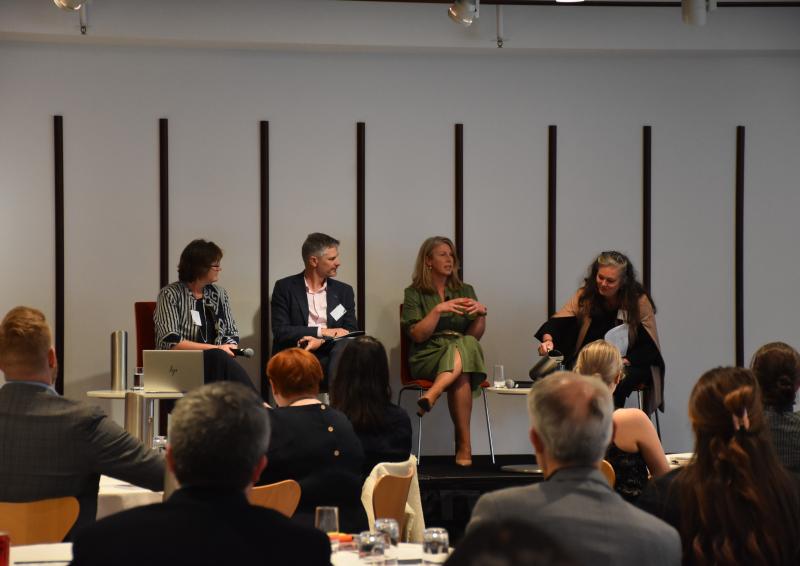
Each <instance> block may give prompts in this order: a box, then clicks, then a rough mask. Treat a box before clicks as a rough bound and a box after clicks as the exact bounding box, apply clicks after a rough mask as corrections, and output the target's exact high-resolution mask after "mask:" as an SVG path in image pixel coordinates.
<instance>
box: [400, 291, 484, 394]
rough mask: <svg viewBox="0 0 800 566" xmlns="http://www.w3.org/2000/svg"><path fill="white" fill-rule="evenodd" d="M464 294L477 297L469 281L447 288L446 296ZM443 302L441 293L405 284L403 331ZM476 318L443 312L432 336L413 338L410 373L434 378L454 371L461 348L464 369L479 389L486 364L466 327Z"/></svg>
mask: <svg viewBox="0 0 800 566" xmlns="http://www.w3.org/2000/svg"><path fill="white" fill-rule="evenodd" d="M463 297H466V298H470V299H474V300H476V301H477V300H478V297H477V296H476V295H475V291H474V289H473V288H472V285H467V284H466V283H464V284H463V285H462V287H461V288H460V289H450V288H448V289H446V290H445V300H448V301H449V300H450V299H457V298H463ZM441 302H442V300H441V298H440V297H439V294H438V293H425V292H423V291H420V290H417V289H415V288H413V287H406V290H405V295H404V297H403V319H402V325H403V331H404V332H405V333H406V334H409V330H410V328H411V327H412V326H413V325H414V324H416V323H417V322H419V321H420V320H422V319H423V318H425V316H426V315H427V314H428V313H429V312H431V311H432V310H433V309H434V308H435V307H436V305H438V304H439V303H441ZM475 318H476V316H475V315H470V316H465V315H460V314H455V313H450V312H447V313H442V314H441V315H440V316H439V322H438V324H437V325H436V329H435V330H434V331H433V334H432V335H431V337H430V338H428V339H427V340H426V341H425V342H421V343H419V344H417V343H416V342H414V341H413V340H411V341H410V346H411V348H410V354H409V356H408V366H409V370H410V371H411V375H412V376H414V377H415V378H422V379H430V380H433V379H434V378H435V377H436V376H437V375H439V374H440V373H442V372H445V371H452V370H453V365H454V360H455V352H456V350H458V351H459V352H460V353H461V366H462V368H463V369H462V372H463V373H468V374H470V376H471V382H472V383H471V385H472V390H473V391H475V390H477V389H478V387H479V386H480V384H481V383H482V382H483V380H484V379H486V364H485V363H484V361H483V350H482V349H481V345H480V343H479V342H478V339H477V338H475V337H474V336H470V335H468V334H466V332H467V328H468V327H469V325H470V324H472V322H473V321H474V320H475Z"/></svg>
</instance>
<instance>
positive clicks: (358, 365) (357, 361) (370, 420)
mask: <svg viewBox="0 0 800 566" xmlns="http://www.w3.org/2000/svg"><path fill="white" fill-rule="evenodd" d="M391 398H392V388H391V386H390V385H389V362H388V360H387V358H386V349H385V348H384V347H383V344H381V343H380V342H379V341H378V340H376V339H375V338H373V337H372V336H359V337H358V338H355V339H354V340H351V341H350V343H349V344H348V345H347V346H346V347H345V349H344V352H342V357H341V358H339V365H338V366H337V369H336V379H334V381H333V390H332V391H331V405H332V406H333V407H334V408H336V409H339V410H340V411H341V412H343V413H344V414H345V415H347V418H348V419H350V422H351V423H353V428H354V429H355V430H356V431H358V432H367V431H370V430H373V429H380V428H382V427H383V425H384V414H385V412H386V406H387V405H388V404H389V403H390V399H391Z"/></svg>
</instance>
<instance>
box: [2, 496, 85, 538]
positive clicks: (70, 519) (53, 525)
mask: <svg viewBox="0 0 800 566" xmlns="http://www.w3.org/2000/svg"><path fill="white" fill-rule="evenodd" d="M79 510H80V505H78V500H77V499H75V498H74V497H57V498H54V499H41V500H39V501H30V502H27V503H7V502H2V503H0V531H6V532H8V533H9V535H11V544H13V545H15V546H16V545H21V544H45V543H53V542H61V541H62V540H64V537H65V536H67V533H68V532H69V530H70V529H71V528H72V525H74V524H75V519H77V518H78V511H79Z"/></svg>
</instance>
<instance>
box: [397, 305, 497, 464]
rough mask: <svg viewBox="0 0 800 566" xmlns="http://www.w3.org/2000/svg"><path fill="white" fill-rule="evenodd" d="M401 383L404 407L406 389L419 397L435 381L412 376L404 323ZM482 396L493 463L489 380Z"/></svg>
mask: <svg viewBox="0 0 800 566" xmlns="http://www.w3.org/2000/svg"><path fill="white" fill-rule="evenodd" d="M400 320H401V321H402V320H403V305H402V303H401V304H400ZM400 383H401V384H402V387H401V388H400V391H399V393H398V394H397V404H398V405H399V406H401V407H402V405H401V400H402V398H403V393H405V392H406V391H416V392H417V399H419V398H420V397H422V394H423V393H424V392H425V391H427V390H428V389H430V388H431V386H432V385H433V381H431V380H430V379H422V378H415V377H412V376H411V370H410V369H409V367H408V336H406V333H405V332H404V331H403V326H402V323H401V325H400ZM480 387H481V396H482V397H483V412H484V415H485V416H486V432H487V433H488V435H489V452H490V453H491V455H492V464H494V463H495V459H494V442H493V441H492V424H491V421H490V419H489V405H488V403H487V402H486V388H487V387H489V382H488V381H484V382H483V383H481V385H480ZM417 422H418V427H417V431H418V433H417V454H416V456H417V463H418V464H420V465H421V464H422V417H421V416H419V415H417Z"/></svg>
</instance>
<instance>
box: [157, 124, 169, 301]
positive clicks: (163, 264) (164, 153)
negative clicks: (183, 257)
mask: <svg viewBox="0 0 800 566" xmlns="http://www.w3.org/2000/svg"><path fill="white" fill-rule="evenodd" d="M158 203H159V213H158V218H159V227H158V234H159V237H158V246H159V277H158V281H159V287H166V286H167V284H169V122H168V120H167V119H166V118H160V119H159V120H158Z"/></svg>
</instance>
